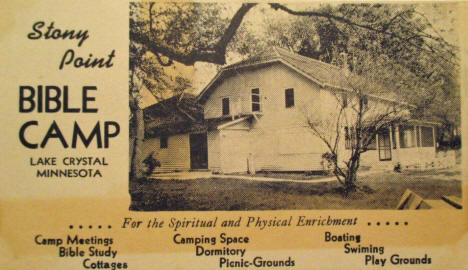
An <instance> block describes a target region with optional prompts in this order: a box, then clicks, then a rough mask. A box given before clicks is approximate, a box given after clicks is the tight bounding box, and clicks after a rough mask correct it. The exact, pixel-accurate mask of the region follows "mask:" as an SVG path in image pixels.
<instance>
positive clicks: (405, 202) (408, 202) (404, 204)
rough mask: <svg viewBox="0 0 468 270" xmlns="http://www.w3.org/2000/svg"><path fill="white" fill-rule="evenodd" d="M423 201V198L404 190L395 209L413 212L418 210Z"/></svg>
mask: <svg viewBox="0 0 468 270" xmlns="http://www.w3.org/2000/svg"><path fill="white" fill-rule="evenodd" d="M422 201H423V198H422V197H421V196H419V195H417V194H416V193H414V192H413V191H412V190H410V189H406V191H405V193H403V196H402V197H401V199H400V202H399V203H398V205H397V207H396V209H398V210H403V209H407V210H415V209H419V208H420V206H421V203H422Z"/></svg>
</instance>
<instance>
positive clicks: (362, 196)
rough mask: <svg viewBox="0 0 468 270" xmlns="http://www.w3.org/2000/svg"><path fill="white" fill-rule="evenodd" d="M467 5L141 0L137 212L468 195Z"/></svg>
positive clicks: (135, 113) (133, 67)
mask: <svg viewBox="0 0 468 270" xmlns="http://www.w3.org/2000/svg"><path fill="white" fill-rule="evenodd" d="M456 11H457V5H456V4H454V3H398V4H397V3H393V4H388V3H385V4H384V3H353V4H347V3H343V4H334V3H320V2H317V3H310V2H309V3H303V4H300V3H294V4H286V3H180V2H174V3H157V2H132V3H130V6H129V15H130V20H129V31H130V33H129V37H130V48H129V107H130V115H129V124H130V130H129V136H130V137H129V149H130V151H129V161H130V162H129V163H130V164H129V166H130V170H129V172H130V175H129V193H130V197H131V202H130V206H129V208H130V210H133V211H219V210H222V211H232V210H292V209H301V210H309V209H310V210H311V209H335V210H348V209H349V210H352V209H356V210H359V209H388V210H416V209H424V210H426V209H438V210H441V209H443V210H456V209H460V208H462V187H461V143H462V142H461V124H460V118H461V112H460V111H461V105H460V102H461V101H460V56H459V54H460V52H459V44H458V43H459V40H458V34H459V33H458V31H459V30H460V29H458V28H457V16H456Z"/></svg>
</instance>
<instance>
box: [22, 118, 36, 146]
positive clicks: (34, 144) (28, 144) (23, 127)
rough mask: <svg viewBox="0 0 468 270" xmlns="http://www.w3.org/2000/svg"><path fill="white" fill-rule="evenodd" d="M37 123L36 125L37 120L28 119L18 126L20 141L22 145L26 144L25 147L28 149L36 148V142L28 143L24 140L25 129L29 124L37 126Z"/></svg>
mask: <svg viewBox="0 0 468 270" xmlns="http://www.w3.org/2000/svg"><path fill="white" fill-rule="evenodd" d="M37 125H38V123H37V121H28V122H26V123H24V124H23V125H22V126H21V128H20V131H19V139H20V141H21V143H22V144H23V145H24V146H26V147H27V148H30V149H36V148H37V143H29V142H28V141H27V140H26V138H25V137H24V132H25V131H26V129H27V128H28V127H29V126H37Z"/></svg>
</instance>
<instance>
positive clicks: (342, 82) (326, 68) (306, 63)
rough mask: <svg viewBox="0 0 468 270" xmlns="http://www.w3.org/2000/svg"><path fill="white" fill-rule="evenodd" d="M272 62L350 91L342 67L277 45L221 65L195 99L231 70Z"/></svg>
mask: <svg viewBox="0 0 468 270" xmlns="http://www.w3.org/2000/svg"><path fill="white" fill-rule="evenodd" d="M273 63H282V64H284V65H286V66H288V67H290V68H291V69H293V70H295V71H296V72H298V73H299V74H301V75H303V76H304V77H306V78H307V79H309V80H311V81H313V82H314V83H316V84H318V85H319V86H320V87H322V88H327V89H335V90H341V91H348V92H349V91H352V90H351V87H350V86H349V83H348V81H347V80H346V76H345V74H344V73H345V71H344V69H343V68H341V67H338V66H335V65H332V64H328V63H324V62H321V61H318V60H315V59H313V58H310V57H305V56H302V55H299V54H296V53H293V52H290V51H288V50H285V49H282V48H279V47H274V48H273V49H272V50H270V51H268V52H264V53H261V54H259V55H257V56H254V57H250V58H248V59H245V60H242V61H239V62H237V63H234V64H231V65H227V66H225V67H223V68H222V69H221V70H220V71H219V72H218V74H216V76H215V77H214V78H213V79H212V80H211V82H210V83H208V85H207V86H206V87H205V88H204V89H203V90H202V91H201V92H200V94H199V95H198V97H197V99H198V101H199V102H200V103H202V104H203V103H204V102H205V101H206V100H207V98H208V97H209V95H210V94H211V92H212V90H213V89H214V88H215V86H216V85H217V84H218V83H219V82H220V80H222V79H223V78H225V77H226V76H228V75H229V74H231V73H233V71H236V70H240V69H248V68H255V67H261V66H267V65H271V64H273ZM368 96H369V97H373V98H376V99H380V100H384V101H388V102H393V103H400V104H405V105H408V104H406V103H402V102H398V101H396V100H394V99H393V98H386V97H382V96H374V95H368Z"/></svg>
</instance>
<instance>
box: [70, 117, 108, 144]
mask: <svg viewBox="0 0 468 270" xmlns="http://www.w3.org/2000/svg"><path fill="white" fill-rule="evenodd" d="M100 127H101V125H100V124H99V122H97V124H96V125H95V126H94V128H93V130H92V131H91V133H90V134H89V136H88V138H86V137H85V135H84V134H83V132H82V131H81V129H80V126H79V125H78V123H76V121H75V125H74V127H73V139H72V148H76V142H77V140H78V137H80V139H81V141H82V142H83V144H84V146H85V147H86V148H88V146H89V145H90V144H91V142H92V141H93V138H94V137H96V140H97V148H102V140H101V130H100Z"/></svg>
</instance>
